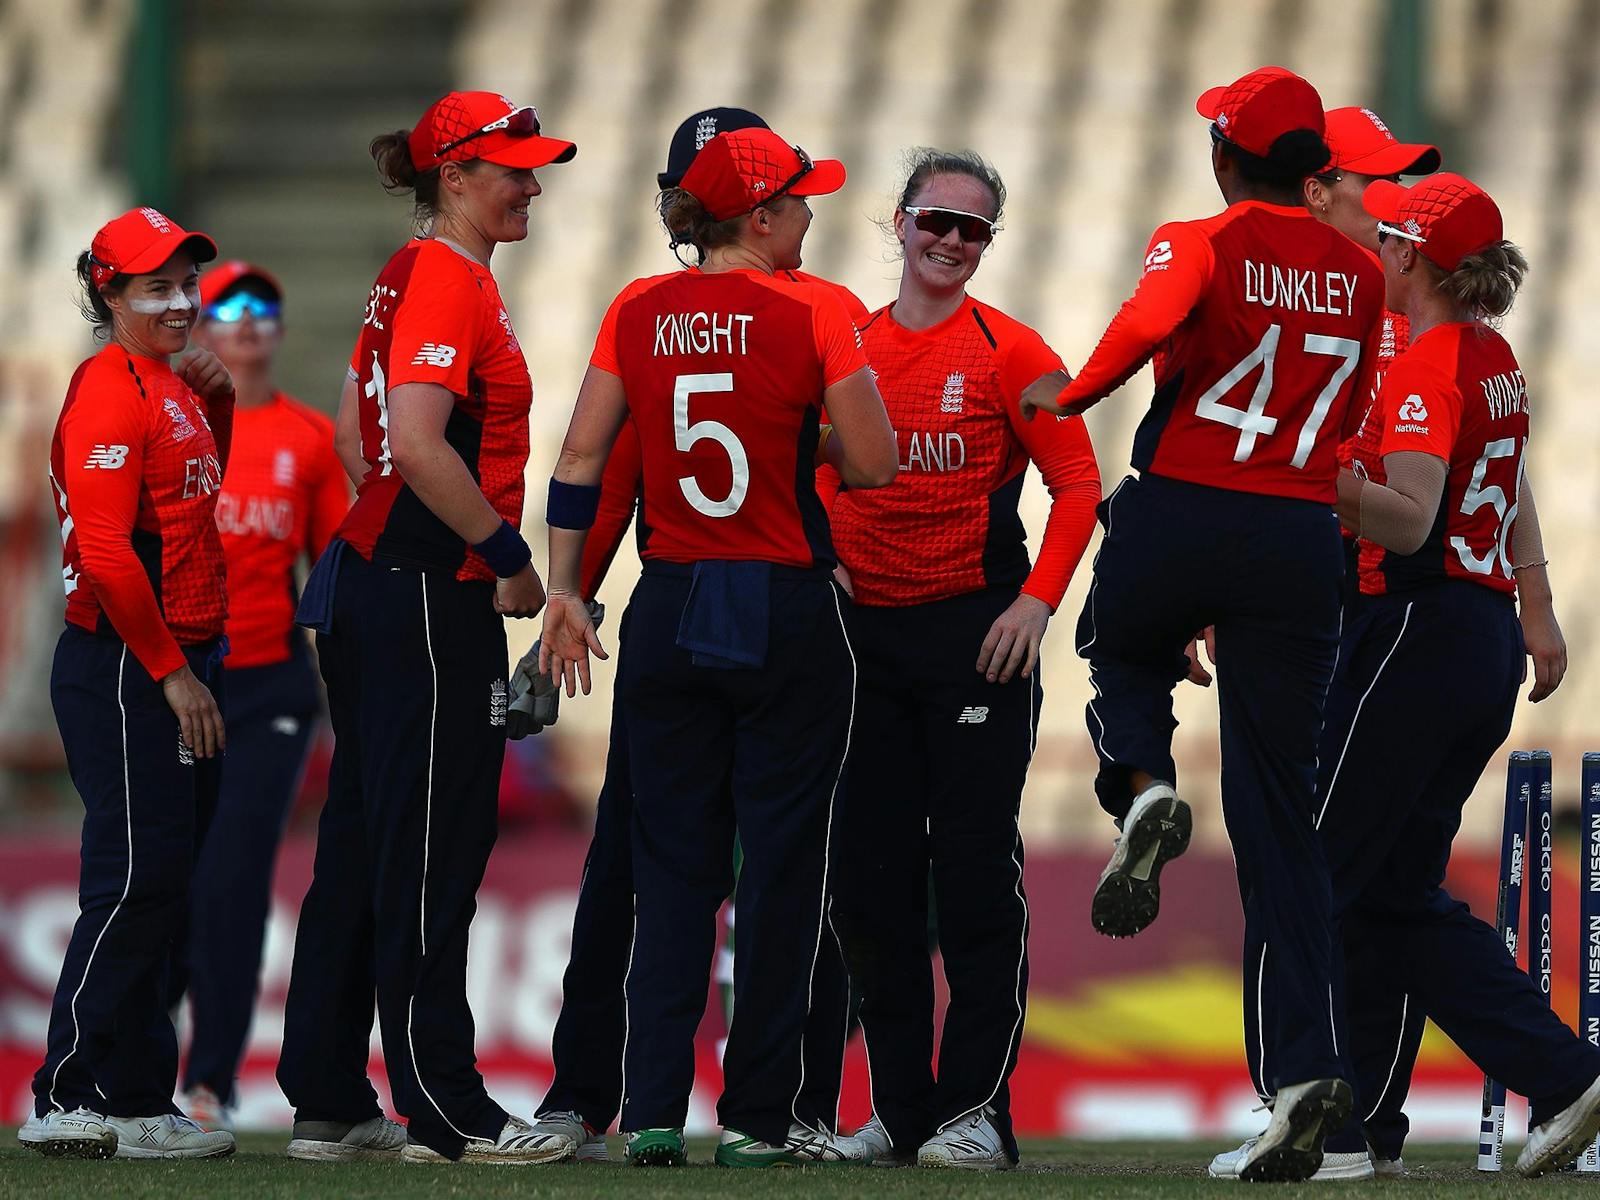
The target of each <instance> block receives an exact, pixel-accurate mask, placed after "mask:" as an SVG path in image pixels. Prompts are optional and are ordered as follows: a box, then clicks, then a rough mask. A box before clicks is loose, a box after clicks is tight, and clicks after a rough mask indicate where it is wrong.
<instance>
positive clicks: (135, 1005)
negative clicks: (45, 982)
mask: <svg viewBox="0 0 1600 1200" xmlns="http://www.w3.org/2000/svg"><path fill="white" fill-rule="evenodd" d="M184 656H185V657H186V658H187V659H188V660H189V666H190V669H191V670H193V671H194V673H195V677H196V678H198V679H199V680H200V682H201V683H203V684H205V685H206V687H208V688H210V689H211V692H212V694H213V695H214V696H215V697H216V699H217V704H218V706H219V707H222V708H223V711H224V713H226V711H227V710H226V706H225V705H224V704H223V693H222V674H223V672H222V649H221V646H220V644H219V643H218V642H209V643H206V644H204V645H199V646H186V647H184ZM50 701H51V704H52V705H53V706H54V708H55V713H56V724H57V725H58V726H59V727H60V730H61V741H62V744H63V746H64V747H65V748H66V752H67V766H68V768H69V770H70V771H71V773H72V782H73V784H74V786H75V787H76V788H77V789H78V794H79V795H80V796H81V797H82V798H83V807H84V815H83V859H82V867H81V871H80V874H79V877H78V907H79V915H78V920H77V923H76V924H75V925H74V926H73V929H72V937H71V939H70V940H69V941H68V943H67V953H66V959H65V961H64V962H63V963H62V964H61V977H60V981H59V982H58V983H57V984H56V994H55V1002H54V1004H53V1005H52V1006H51V1009H50V1026H49V1033H48V1035H47V1043H46V1050H45V1059H44V1065H43V1066H41V1067H40V1068H39V1071H38V1074H36V1075H35V1076H34V1079H33V1095H34V1111H35V1112H36V1113H37V1114H39V1115H43V1114H44V1113H45V1112H47V1111H49V1110H50V1109H52V1108H56V1109H64V1110H66V1111H69V1112H70V1111H71V1110H73V1109H75V1108H78V1107H79V1106H84V1107H87V1108H88V1109H89V1110H90V1111H92V1112H98V1113H105V1114H107V1115H110V1116H116V1117H151V1116H157V1115H160V1114H162V1113H170V1112H176V1111H177V1109H176V1108H175V1107H174V1106H173V1103H172V1093H173V1089H174V1087H175V1085H176V1084H177V1075H178V1040H177V1034H176V1032H175V1031H174V1029H173V1027H172V1019H171V1017H170V1016H169V1013H168V1008H169V1002H170V1000H171V999H172V996H171V993H170V991H169V987H170V978H171V974H172V965H173V960H174V957H175V956H177V955H179V954H180V953H181V951H182V946H181V941H182V937H183V926H184V918H185V909H186V906H187V904H188V900H189V884H190V879H191V877H192V875H193V872H194V864H195V855H196V851H197V848H198V846H199V844H200V842H201V840H202V839H203V838H204V836H205V831H206V826H207V824H208V823H209V821H210V820H211V814H212V812H213V810H214V809H215V807H216V802H217V788H218V781H219V779H220V776H221V766H222V764H221V761H220V760H219V759H217V758H212V759H196V758H194V756H193V755H191V754H190V753H189V751H188V749H187V747H184V746H182V745H181V739H180V737H179V733H178V718H177V717H176V716H175V715H174V714H173V712H172V709H171V707H170V706H169V705H168V704H167V700H166V696H165V694H164V693H163V692H162V690H161V685H160V684H159V683H157V682H156V681H155V680H153V679H152V678H151V677H150V675H149V673H148V672H147V671H146V670H145V669H144V667H142V666H140V665H139V662H138V660H137V659H135V658H134V656H133V654H132V653H131V652H130V651H129V650H128V648H127V646H126V645H125V644H124V643H123V642H122V641H121V639H119V638H116V637H110V636H101V635H99V634H94V633H89V632H87V631H86V630H83V629H79V628H78V627H77V626H74V625H69V626H67V628H66V630H65V631H64V632H63V633H62V635H61V638H60V640H59V641H58V642H57V643H56V654H55V663H54V666H53V668H52V670H51V674H50Z"/></svg>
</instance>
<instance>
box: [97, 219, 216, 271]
mask: <svg viewBox="0 0 1600 1200" xmlns="http://www.w3.org/2000/svg"><path fill="white" fill-rule="evenodd" d="M182 250H187V251H188V252H189V256H190V257H191V258H193V259H194V261H195V262H196V263H197V264H198V263H208V262H210V261H211V260H212V259H214V258H216V256H217V244H216V243H215V242H213V241H212V240H211V239H210V238H209V237H207V236H206V235H205V234H203V233H186V232H183V231H181V230H174V231H173V232H172V233H170V234H165V235H163V236H161V237H158V238H157V239H156V240H155V241H153V242H151V243H150V244H149V245H148V246H146V247H145V248H144V249H143V250H142V251H141V252H140V253H138V254H135V255H134V256H133V257H132V258H130V259H129V260H128V261H127V262H125V263H123V264H122V266H121V268H120V269H119V270H118V271H117V274H118V275H143V274H145V273H146V272H149V271H155V270H158V269H159V268H160V267H161V266H162V264H164V263H166V262H167V261H168V260H169V259H170V258H171V257H172V256H173V255H174V254H177V253H178V252H179V251H182Z"/></svg>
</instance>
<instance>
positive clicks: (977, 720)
mask: <svg viewBox="0 0 1600 1200" xmlns="http://www.w3.org/2000/svg"><path fill="white" fill-rule="evenodd" d="M988 719H989V708H988V706H987V705H983V704H980V705H976V706H973V707H970V708H963V709H962V710H961V715H960V716H959V717H957V718H956V724H957V725H982V724H983V723H984V722H985V721H987V720H988Z"/></svg>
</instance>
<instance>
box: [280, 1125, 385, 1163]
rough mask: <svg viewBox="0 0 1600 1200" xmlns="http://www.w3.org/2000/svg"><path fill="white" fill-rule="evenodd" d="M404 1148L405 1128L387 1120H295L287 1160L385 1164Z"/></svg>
mask: <svg viewBox="0 0 1600 1200" xmlns="http://www.w3.org/2000/svg"><path fill="white" fill-rule="evenodd" d="M405 1148H406V1129H405V1126H404V1125H401V1124H400V1123H399V1122H398V1121H391V1120H389V1118H388V1117H370V1118H368V1119H367V1120H365V1121H358V1122H356V1123H355V1124H351V1123H350V1122H348V1121H296V1122H295V1123H294V1133H293V1136H292V1137H291V1138H290V1141H289V1148H288V1149H287V1150H285V1151H284V1153H285V1154H286V1155H288V1157H290V1158H298V1159H300V1160H301V1161H302V1162H385V1161H392V1160H393V1159H396V1158H398V1157H399V1156H400V1151H402V1150H404V1149H405Z"/></svg>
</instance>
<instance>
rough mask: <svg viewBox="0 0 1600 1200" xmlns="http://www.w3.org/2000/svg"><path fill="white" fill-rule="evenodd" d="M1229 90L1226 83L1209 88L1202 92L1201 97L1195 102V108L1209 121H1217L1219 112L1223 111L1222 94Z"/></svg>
mask: <svg viewBox="0 0 1600 1200" xmlns="http://www.w3.org/2000/svg"><path fill="white" fill-rule="evenodd" d="M1227 90H1228V88H1227V86H1226V85H1219V86H1217V87H1214V88H1207V89H1206V90H1205V91H1203V92H1201V93H1200V99H1198V100H1196V101H1195V102H1194V110H1195V112H1197V113H1199V114H1200V115H1201V116H1202V117H1204V118H1205V119H1206V120H1208V121H1215V120H1216V119H1217V113H1219V112H1221V111H1222V96H1223V93H1225V92H1226V91H1227Z"/></svg>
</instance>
